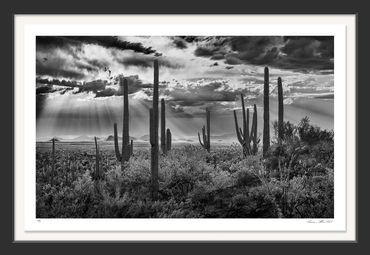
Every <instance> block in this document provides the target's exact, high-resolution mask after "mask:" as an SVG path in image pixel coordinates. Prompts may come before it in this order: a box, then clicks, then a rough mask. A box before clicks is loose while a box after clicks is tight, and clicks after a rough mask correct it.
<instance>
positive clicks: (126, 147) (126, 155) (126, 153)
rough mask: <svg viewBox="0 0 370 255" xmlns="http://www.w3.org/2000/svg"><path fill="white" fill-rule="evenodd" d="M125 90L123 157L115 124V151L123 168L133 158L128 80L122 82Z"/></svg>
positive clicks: (115, 124)
mask: <svg viewBox="0 0 370 255" xmlns="http://www.w3.org/2000/svg"><path fill="white" fill-rule="evenodd" d="M120 83H121V86H122V89H123V130H122V155H121V153H120V151H119V144H118V132H117V123H114V150H115V153H116V157H117V160H118V161H121V167H122V170H123V165H124V162H125V161H128V160H129V159H130V156H131V154H132V153H131V144H130V134H129V120H130V119H129V106H128V105H129V104H128V81H127V79H121V80H120Z"/></svg>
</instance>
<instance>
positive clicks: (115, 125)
mask: <svg viewBox="0 0 370 255" xmlns="http://www.w3.org/2000/svg"><path fill="white" fill-rule="evenodd" d="M114 151H115V152H116V158H117V161H119V162H121V160H122V158H121V152H120V151H119V144H118V132H117V123H114Z"/></svg>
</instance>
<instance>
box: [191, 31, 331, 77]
mask: <svg viewBox="0 0 370 255" xmlns="http://www.w3.org/2000/svg"><path fill="white" fill-rule="evenodd" d="M193 42H196V43H197V44H198V46H197V48H196V50H195V51H194V55H195V56H199V57H207V58H210V59H215V60H220V59H223V60H224V62H225V63H226V64H229V65H240V64H253V65H270V66H274V67H277V68H283V69H296V70H299V71H305V70H328V69H333V68H334V64H333V58H334V37H330V36H322V37H320V36H315V37H312V36H311V37H310V36H294V37H277V36H245V37H240V36H235V37H213V38H209V37H201V38H198V40H193Z"/></svg>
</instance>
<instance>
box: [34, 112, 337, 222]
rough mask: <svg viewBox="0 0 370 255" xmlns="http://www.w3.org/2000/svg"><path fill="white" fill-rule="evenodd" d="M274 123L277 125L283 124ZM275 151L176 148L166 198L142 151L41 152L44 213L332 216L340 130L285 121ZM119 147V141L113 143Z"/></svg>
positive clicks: (168, 159)
mask: <svg viewBox="0 0 370 255" xmlns="http://www.w3.org/2000/svg"><path fill="white" fill-rule="evenodd" d="M277 126H278V124H277V123H275V124H274V129H275V130H277V129H278V127H277ZM283 128H284V137H283V138H282V139H279V140H276V141H273V143H272V146H271V148H270V150H269V153H268V155H266V156H265V157H264V158H263V157H262V155H261V154H260V153H257V154H256V155H250V156H248V157H244V156H243V150H242V147H241V146H240V145H237V144H233V145H231V146H218V147H217V146H213V148H212V150H211V151H210V152H209V153H208V152H207V150H205V149H203V148H202V147H200V146H195V145H185V146H181V147H175V146H174V147H173V148H172V149H171V151H168V152H167V155H166V156H165V155H160V156H159V176H158V178H159V192H158V198H157V199H156V200H152V198H151V190H150V189H151V169H150V164H151V159H150V151H149V150H148V149H146V148H141V149H135V150H134V152H133V155H132V156H131V157H130V159H129V161H127V162H125V163H124V164H125V165H124V167H123V169H124V171H122V169H121V164H120V163H119V162H117V160H116V156H115V153H114V152H113V151H111V150H102V151H100V169H101V170H100V171H101V172H102V174H103V176H102V177H100V178H95V176H94V173H95V167H96V166H95V154H94V153H93V152H91V153H89V152H86V150H83V149H80V150H73V151H72V150H68V149H65V150H61V149H56V151H55V156H56V164H55V170H54V171H52V162H51V158H52V157H51V150H50V152H49V151H46V152H45V151H41V150H37V155H36V159H37V162H36V164H37V165H36V193H37V194H36V199H37V200H36V203H37V205H36V214H37V217H38V218H96V217H99V218H100V217H107V218H115V217H124V218H161V217H164V218H234V217H235V218H332V217H334V172H333V169H334V141H333V132H329V131H325V130H321V129H320V128H318V127H314V126H312V125H310V123H309V120H308V119H307V118H305V119H303V120H302V121H301V122H300V123H299V124H298V125H293V124H291V123H289V122H286V123H284V127H283ZM112 146H113V145H112Z"/></svg>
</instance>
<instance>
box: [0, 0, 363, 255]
mask: <svg viewBox="0 0 370 255" xmlns="http://www.w3.org/2000/svg"><path fill="white" fill-rule="evenodd" d="M168 2H170V1H161V3H158V2H149V3H145V4H143V3H138V2H130V3H125V2H121V3H113V1H112V3H111V4H110V1H105V2H104V3H102V2H100V3H97V4H92V3H89V5H88V6H86V4H84V3H78V2H76V1H70V0H65V1H63V2H62V3H59V4H56V5H53V4H50V2H49V1H32V2H25V3H22V2H20V1H12V3H11V5H9V6H7V7H2V8H1V9H2V11H1V12H2V14H1V19H2V22H1V24H3V33H4V37H3V38H6V39H4V40H3V41H2V46H3V49H5V50H4V51H3V54H4V55H5V56H4V59H5V60H6V61H4V62H3V63H2V65H3V69H2V70H5V71H4V73H5V74H6V75H5V77H4V78H5V79H4V81H3V84H5V85H4V87H3V95H4V97H3V98H2V100H1V104H2V107H1V111H2V116H6V119H7V120H6V121H4V122H3V123H8V124H7V125H4V126H2V134H5V135H4V139H3V142H5V144H4V143H3V146H2V155H3V160H4V163H5V164H3V165H2V167H1V168H2V171H3V176H2V177H3V178H2V179H3V184H2V185H0V186H1V194H2V195H3V201H4V202H5V203H4V204H3V206H2V207H3V210H1V212H2V217H1V219H2V221H3V222H2V226H3V227H2V241H1V243H2V248H1V250H2V251H4V254H8V253H10V252H11V253H15V252H22V253H23V252H30V251H31V250H33V249H34V250H35V252H41V253H43V252H45V253H46V252H50V251H53V252H55V253H66V252H68V251H71V250H73V251H75V252H85V253H96V254H99V253H103V252H107V248H108V246H107V245H109V244H111V243H112V242H108V243H106V242H84V243H80V244H73V243H72V244H64V243H63V242H53V243H56V244H53V245H52V246H50V244H44V243H39V244H30V243H22V244H20V243H14V226H13V223H14V222H13V219H14V210H13V208H14V206H13V196H12V195H14V187H13V183H14V182H13V181H10V180H14V179H13V178H14V176H13V167H14V162H13V158H14V89H13V86H12V85H13V84H14V77H13V75H12V74H13V72H12V71H11V69H14V55H13V54H14V31H13V25H14V24H13V21H14V16H13V15H14V14H26V13H27V14H356V15H357V29H358V30H357V66H358V68H357V89H356V90H357V102H356V104H357V134H356V137H357V143H356V144H357V150H358V154H357V169H356V170H357V183H358V185H357V204H358V207H357V229H358V232H357V241H356V242H340V241H335V242H324V243H320V242H319V243H318V242H315V244H313V243H311V242H302V241H300V242H262V241H260V242H254V243H251V242H244V243H241V242H208V243H204V242H197V243H194V242H192V243H189V242H171V243H168V242H158V243H157V242H156V243H154V242H131V243H128V242H126V243H122V244H114V245H112V246H109V248H114V249H116V251H114V252H127V253H128V254H130V253H135V254H141V253H148V252H150V253H152V254H153V253H154V252H158V253H161V254H163V253H168V254H169V253H171V254H172V253H175V252H176V253H178V252H180V253H182V252H184V253H185V252H186V253H189V252H191V251H193V252H194V251H197V252H202V253H203V252H205V253H210V254H213V253H220V254H222V253H223V254H224V253H234V251H236V250H238V251H240V252H248V253H250V252H253V253H254V252H255V253H257V252H258V253H262V254H264V253H267V252H271V253H272V252H274V253H275V252H277V251H278V252H284V253H285V254H287V253H288V254H289V253H297V251H299V252H300V253H301V252H302V253H307V254H308V253H312V252H316V251H320V252H322V253H327V252H330V253H335V252H339V251H340V252H345V253H350V252H352V251H353V250H356V251H359V250H360V249H361V250H362V249H363V250H364V251H366V250H368V249H367V245H368V244H367V235H366V232H367V227H366V226H368V225H369V224H368V223H369V222H368V221H369V220H368V218H367V215H368V213H369V205H368V202H367V201H366V200H367V199H366V197H367V194H368V189H366V188H367V187H368V186H369V185H367V183H365V182H367V180H369V178H368V177H369V176H368V174H369V171H368V167H367V166H366V165H365V160H364V158H365V153H366V147H365V146H366V144H365V143H366V141H368V139H366V136H367V132H368V131H367V130H369V120H368V118H366V117H365V116H363V118H359V114H361V112H364V111H365V110H366V109H369V108H368V107H367V105H365V102H367V101H368V100H365V96H367V95H369V91H368V86H365V84H366V81H365V75H364V74H365V73H366V71H365V70H364V69H365V68H366V64H365V57H366V56H368V55H369V54H368V48H367V47H366V46H367V45H369V35H368V33H367V32H366V31H365V28H366V24H368V22H366V20H367V19H368V15H367V13H366V11H365V10H366V7H365V4H363V5H362V6H361V4H359V3H358V4H356V5H355V3H354V2H353V1H351V2H345V3H339V2H338V3H335V4H332V3H323V1H317V0H314V1H310V2H309V3H307V6H301V5H300V4H299V3H298V2H296V1H284V2H280V1H275V2H274V1H269V3H266V1H260V2H258V1H257V2H254V3H248V2H246V1H244V2H243V1H235V2H233V1H231V2H230V1H229V2H228V3H227V4H228V6H224V5H218V4H217V3H215V2H214V3H211V4H209V3H208V4H207V3H206V2H203V3H201V2H199V1H193V3H191V2H192V1H187V2H183V3H175V4H174V3H173V2H172V5H171V4H168ZM144 6H145V7H144ZM360 20H361V23H360V24H359V22H360ZM361 31H362V33H361ZM365 45H366V46H365ZM11 49H13V50H11ZM360 50H361V51H360ZM359 51H360V54H358V53H359ZM13 71H14V70H13ZM361 74H362V76H361ZM360 84H364V85H362V86H361V85H360ZM5 95H6V96H5ZM359 133H361V134H362V136H361V139H358V138H359ZM361 158H362V161H361V160H360V159H361ZM361 200H362V201H361ZM359 223H360V224H359ZM352 249H353V250H352Z"/></svg>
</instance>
